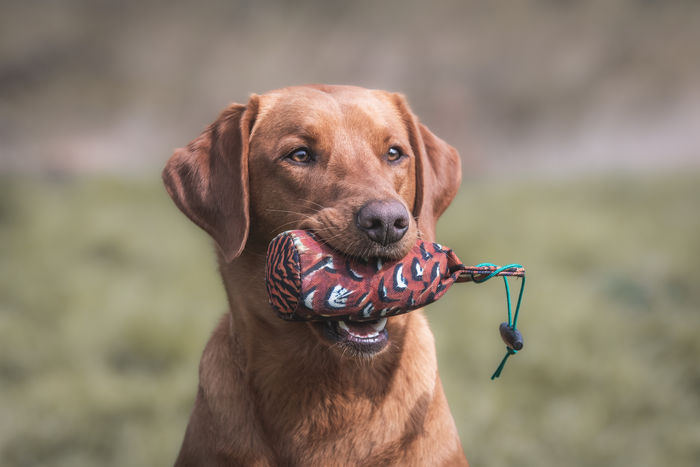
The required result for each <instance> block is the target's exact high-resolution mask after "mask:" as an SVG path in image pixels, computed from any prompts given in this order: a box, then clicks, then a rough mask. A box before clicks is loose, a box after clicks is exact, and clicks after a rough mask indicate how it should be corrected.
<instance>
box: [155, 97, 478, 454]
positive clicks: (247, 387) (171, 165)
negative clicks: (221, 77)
mask: <svg viewBox="0 0 700 467" xmlns="http://www.w3.org/2000/svg"><path fill="white" fill-rule="evenodd" d="M163 180H164V183H165V187H166V189H167V191H168V193H169V194H170V196H171V198H172V199H173V200H174V202H175V204H176V205H177V207H178V208H179V209H180V210H181V211H182V212H184V214H185V215H186V216H187V217H189V218H190V219H191V220H192V221H193V222H194V223H195V224H197V225H198V226H200V227H201V228H202V229H203V230H205V231H206V232H208V233H209V235H211V237H212V238H213V240H214V243H215V245H216V254H217V258H218V264H219V270H220V272H221V276H222V278H223V283H224V286H225V289H226V294H227V297H228V302H229V307H230V311H229V312H228V313H226V314H225V316H224V317H223V318H222V319H221V321H220V322H219V324H218V326H217V327H216V329H215V331H214V332H213V335H212V336H211V338H210V340H209V342H208V343H207V345H206V347H205V349H204V352H203V355H202V359H201V363H200V367H199V388H198V391H197V396H196V401H195V405H194V409H193V411H192V414H191V417H190V420H189V424H188V426H187V430H186V433H185V436H184V441H183V444H182V447H181V449H180V452H179V455H178V457H177V460H176V465H177V466H199V465H201V466H224V465H226V466H230V465H245V466H282V465H284V466H310V465H319V466H329V465H374V466H379V465H402V466H405V465H426V466H435V465H467V461H466V458H465V456H464V453H463V450H462V446H461V443H460V439H459V436H458V433H457V429H456V426H455V423H454V420H453V418H452V415H451V414H450V411H449V408H448V405H447V401H446V398H445V395H444V392H443V389H442V385H441V382H440V378H439V375H438V370H437V360H436V353H435V345H434V339H433V336H432V333H431V331H430V329H429V327H428V323H427V321H426V319H425V316H424V315H423V312H422V311H420V310H418V311H414V312H411V313H407V314H403V315H399V316H394V317H391V318H388V319H386V318H383V319H380V320H375V321H373V322H368V323H350V322H348V323H345V322H320V323H316V322H314V323H310V322H288V321H284V320H281V319H279V318H278V317H277V316H276V314H275V313H274V311H273V310H272V308H271V306H270V304H269V302H268V297H267V294H266V289H265V283H264V277H265V272H264V268H265V253H266V249H267V246H268V243H269V242H270V240H271V239H272V238H274V237H275V235H277V234H278V233H280V232H282V231H285V230H290V229H305V230H310V231H312V232H314V233H315V235H316V236H317V237H318V238H320V239H321V240H322V241H323V242H325V243H327V244H328V245H330V246H331V247H333V248H335V249H336V250H338V251H340V252H343V253H344V254H347V255H348V256H355V257H377V258H380V259H386V260H391V259H398V258H401V257H402V256H404V255H405V254H407V253H408V251H409V249H410V248H411V246H413V244H414V243H415V242H416V240H417V238H418V237H421V238H423V239H425V240H434V237H435V224H436V221H437V219H438V217H439V216H440V215H441V214H442V213H443V212H444V210H445V209H446V208H447V206H448V204H449V203H450V202H451V201H452V199H453V198H454V196H455V194H456V192H457V189H458V187H459V184H460V182H461V166H460V160H459V155H458V153H457V151H456V150H455V149H454V148H452V147H451V146H449V145H448V144H447V143H445V142H444V141H442V140H441V139H439V138H438V137H436V136H435V135H434V134H433V133H432V132H431V131H430V130H428V128H426V127H425V126H424V125H423V124H421V123H420V122H419V121H418V119H417V118H416V116H415V115H414V114H413V113H412V111H411V110H410V108H409V106H408V104H407V102H406V100H405V98H404V97H403V96H402V95H400V94H395V93H389V92H385V91H378V90H368V89H364V88H359V87H354V86H329V85H311V86H295V87H288V88H283V89H279V90H275V91H271V92H268V93H265V94H262V95H252V96H251V98H250V100H249V102H248V103H247V104H246V105H240V104H232V105H230V106H229V107H228V108H226V109H225V110H224V111H223V112H222V113H221V114H220V115H219V117H218V118H217V120H216V121H215V122H214V123H212V124H211V125H210V126H209V127H208V128H207V129H206V130H205V131H204V132H203V133H202V134H201V135H200V136H199V137H198V138H196V139H195V140H193V141H192V142H191V143H189V144H188V145H187V147H185V148H180V149H177V150H176V151H175V153H174V154H173V155H172V157H171V158H170V159H169V161H168V162H167V164H166V167H165V169H164V170H163Z"/></svg>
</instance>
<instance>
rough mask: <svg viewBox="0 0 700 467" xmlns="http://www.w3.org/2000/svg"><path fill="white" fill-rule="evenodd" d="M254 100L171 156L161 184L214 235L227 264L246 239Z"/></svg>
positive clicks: (225, 114)
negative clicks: (249, 143) (249, 153)
mask: <svg viewBox="0 0 700 467" xmlns="http://www.w3.org/2000/svg"><path fill="white" fill-rule="evenodd" d="M257 102H258V101H257V96H253V97H251V99H250V101H249V102H248V105H240V104H232V105H230V106H229V107H228V108H227V109H226V110H224V111H223V112H222V113H221V115H219V118H218V119H217V120H216V121H215V122H214V123H212V124H211V125H209V127H208V128H207V129H206V130H204V132H202V134H201V135H199V137H197V138H196V139H195V140H193V141H192V142H191V143H190V144H188V145H187V147H185V148H180V149H177V150H176V151H175V153H174V154H173V155H172V156H171V157H170V160H168V163H167V164H166V166H165V169H163V182H164V183H165V188H166V190H167V191H168V194H169V195H170V197H171V198H172V199H173V201H174V202H175V204H176V205H177V207H178V208H180V210H181V211H182V212H184V213H185V214H186V215H187V217H189V218H190V220H192V222H194V223H195V224H197V225H198V226H200V227H201V228H202V229H204V230H205V231H206V232H207V233H209V235H211V236H212V238H213V239H214V241H215V242H216V244H217V246H218V247H219V250H220V252H221V254H222V255H223V257H224V259H225V260H226V261H227V262H230V261H232V260H233V259H235V258H236V257H238V256H239V255H240V254H241V252H242V251H243V248H244V247H245V244H246V241H247V239H248V228H249V224H250V219H249V213H248V209H249V207H248V202H249V200H248V198H249V196H248V140H249V139H250V130H251V128H252V126H253V124H254V122H255V117H256V115H257V108H258V105H257Z"/></svg>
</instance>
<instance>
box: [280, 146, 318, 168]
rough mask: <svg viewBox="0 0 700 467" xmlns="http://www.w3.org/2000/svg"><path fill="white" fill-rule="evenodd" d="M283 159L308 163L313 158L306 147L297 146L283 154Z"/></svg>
mask: <svg viewBox="0 0 700 467" xmlns="http://www.w3.org/2000/svg"><path fill="white" fill-rule="evenodd" d="M285 159H289V160H290V161H292V162H296V163H297V164H308V163H309V162H311V161H312V160H313V158H312V157H311V152H310V151H309V150H308V149H306V148H297V149H295V150H294V151H292V152H290V153H289V154H287V155H286V156H285Z"/></svg>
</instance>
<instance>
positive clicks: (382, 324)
mask: <svg viewBox="0 0 700 467" xmlns="http://www.w3.org/2000/svg"><path fill="white" fill-rule="evenodd" d="M386 320H387V319H386V318H382V319H380V320H379V321H377V322H376V323H374V324H372V327H373V328H374V330H375V331H377V332H382V331H383V330H384V328H385V327H386Z"/></svg>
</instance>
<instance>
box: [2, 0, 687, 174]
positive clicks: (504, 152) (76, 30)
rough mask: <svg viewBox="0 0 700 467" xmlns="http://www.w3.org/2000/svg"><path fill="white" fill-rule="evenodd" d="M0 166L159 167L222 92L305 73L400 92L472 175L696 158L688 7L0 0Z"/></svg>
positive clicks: (233, 94) (655, 164)
mask: <svg viewBox="0 0 700 467" xmlns="http://www.w3.org/2000/svg"><path fill="white" fill-rule="evenodd" d="M2 12H3V13H2V15H1V16H0V99H1V101H0V103H1V106H0V145H1V146H0V152H1V153H2V162H1V165H0V168H1V169H2V170H3V171H8V170H22V171H49V170H53V171H59V172H81V173H82V172H94V171H109V172H127V173H128V172H138V171H142V170H144V169H145V168H147V169H153V168H158V167H160V166H161V165H162V163H163V160H164V158H165V157H166V156H167V154H168V153H169V152H170V150H171V148H172V147H176V146H179V145H183V144H185V143H187V142H188V141H189V139H191V138H193V137H194V136H195V135H196V134H197V131H198V130H199V129H201V128H203V127H204V126H205V125H206V124H207V123H209V122H210V121H211V120H213V118H214V116H215V115H216V114H217V112H218V111H219V110H220V109H222V108H223V107H224V106H225V105H226V104H227V103H228V102H231V101H237V102H245V101H246V100H247V98H248V96H249V94H251V93H261V92H264V91H266V90H269V89H274V88H278V87H283V86H287V85H291V84H304V83H313V82H323V83H339V84H357V85H361V86H365V87H373V88H382V89H388V90H392V91H399V92H403V93H405V94H406V95H407V96H408V98H409V100H410V103H411V104H412V106H413V109H414V111H415V112H416V113H417V114H418V115H419V116H420V118H421V119H422V120H423V121H424V122H426V123H427V124H428V125H429V126H431V127H433V128H435V129H436V131H438V132H439V134H440V135H441V136H442V137H443V138H444V139H446V140H447V141H449V142H451V143H452V144H453V145H455V146H456V147H458V148H459V149H460V150H461V152H462V153H463V154H464V156H465V158H466V157H472V158H473V161H474V163H475V166H474V167H473V170H490V171H493V170H497V171H499V172H502V171H504V170H509V171H515V172H516V173H521V172H522V171H525V172H528V173H557V174H558V173H562V172H571V171H580V170H587V171H588V170H607V169H610V168H614V169H620V170H639V169H646V170H650V169H651V170H656V169H658V168H661V167H676V168H678V167H685V166H688V165H692V166H695V167H697V166H698V164H699V162H700V161H698V159H699V158H698V157H697V149H698V147H700V131H698V122H700V110H699V109H700V59H698V57H699V56H700V5H698V4H697V3H696V2H692V1H691V2H678V1H675V2H659V1H650V0H647V1H643V0H634V1H632V0H627V1H618V0H615V1H606V0H593V1H587V2H575V1H522V2H510V3H505V2H503V3H501V2H471V1H437V2H416V1H353V2H328V1H301V2H299V1H280V2H270V1H212V0H205V1H201V2H190V3H183V2H169V1H161V2H159V1H145V2H113V1H107V0H104V1H102V0H89V1H88V0H86V1H73V0H64V1H34V0H27V1H21V2H19V1H17V2H10V3H8V2H7V1H5V2H3V5H2Z"/></svg>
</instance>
